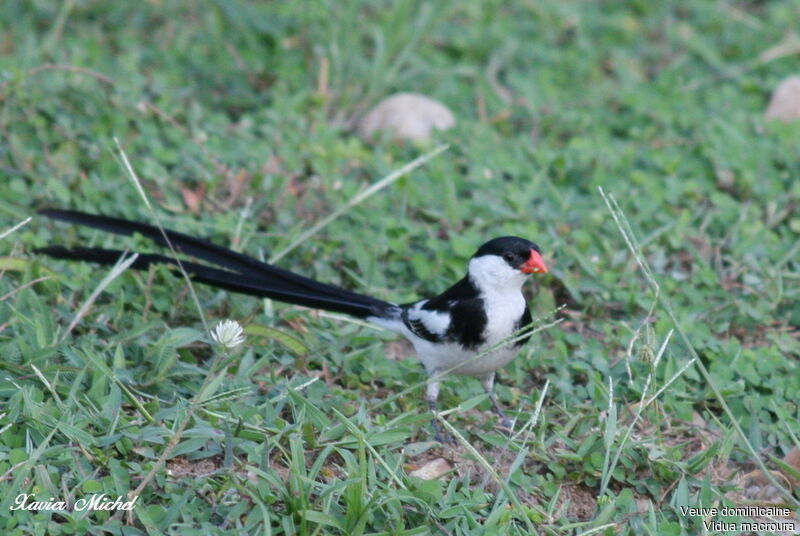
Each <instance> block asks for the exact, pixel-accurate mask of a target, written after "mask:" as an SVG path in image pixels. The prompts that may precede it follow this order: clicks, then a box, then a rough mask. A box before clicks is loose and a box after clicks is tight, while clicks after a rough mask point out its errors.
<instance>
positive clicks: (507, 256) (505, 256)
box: [503, 251, 514, 262]
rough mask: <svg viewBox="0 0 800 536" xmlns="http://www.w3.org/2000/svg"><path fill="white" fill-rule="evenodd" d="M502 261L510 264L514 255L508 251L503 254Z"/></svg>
mask: <svg viewBox="0 0 800 536" xmlns="http://www.w3.org/2000/svg"><path fill="white" fill-rule="evenodd" d="M503 259H504V260H506V261H508V262H511V261H513V260H514V254H513V253H511V252H510V251H506V252H505V253H503Z"/></svg>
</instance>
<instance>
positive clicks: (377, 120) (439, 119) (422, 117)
mask: <svg viewBox="0 0 800 536" xmlns="http://www.w3.org/2000/svg"><path fill="white" fill-rule="evenodd" d="M455 124H456V118H455V116H453V112H451V111H450V109H449V108H447V106H445V105H444V104H442V103H441V102H439V101H436V100H433V99H431V98H430V97H426V96H425V95H420V94H419V93H397V94H395V95H392V96H391V97H388V98H386V99H384V100H382V101H381V102H379V103H378V104H377V105H376V106H375V107H374V108H373V109H372V110H370V111H369V113H367V115H365V116H364V117H362V118H361V120H360V121H359V122H358V133H359V134H360V135H361V137H363V138H364V139H366V140H371V139H373V137H374V136H375V134H376V133H377V132H379V131H385V132H388V133H390V134H391V135H392V137H394V138H396V139H399V140H410V141H425V140H428V139H430V137H431V134H432V132H433V129H434V128H435V129H438V130H447V129H449V128H451V127H453V126H454V125H455Z"/></svg>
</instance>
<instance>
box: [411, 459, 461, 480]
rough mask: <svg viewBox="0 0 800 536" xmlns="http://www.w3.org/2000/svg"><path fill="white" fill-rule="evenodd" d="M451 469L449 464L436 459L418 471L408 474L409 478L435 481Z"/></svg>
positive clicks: (443, 460)
mask: <svg viewBox="0 0 800 536" xmlns="http://www.w3.org/2000/svg"><path fill="white" fill-rule="evenodd" d="M452 468H453V466H452V465H450V462H448V461H447V460H445V459H444V458H436V459H435V460H431V461H429V462H428V463H426V464H425V465H423V466H422V467H420V468H419V469H415V470H414V471H411V472H410V473H408V475H409V476H413V477H417V478H421V479H422V480H435V479H437V478H439V477H440V476H442V475H444V474H445V473H447V472H449V471H450V470H451V469H452Z"/></svg>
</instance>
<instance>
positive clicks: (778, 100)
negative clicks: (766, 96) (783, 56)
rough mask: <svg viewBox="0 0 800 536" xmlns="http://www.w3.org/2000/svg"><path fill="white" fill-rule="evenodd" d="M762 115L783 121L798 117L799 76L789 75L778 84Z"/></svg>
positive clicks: (799, 109) (799, 110)
mask: <svg viewBox="0 0 800 536" xmlns="http://www.w3.org/2000/svg"><path fill="white" fill-rule="evenodd" d="M764 117H766V118H767V119H774V120H777V121H783V122H785V123H789V122H791V121H796V120H798V119H800V76H790V77H789V78H786V79H785V80H784V81H783V82H781V83H780V84H778V87H777V88H776V89H775V92H774V93H773V94H772V99H770V101H769V106H767V111H766V112H764Z"/></svg>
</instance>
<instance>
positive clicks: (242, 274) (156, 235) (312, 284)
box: [36, 209, 397, 318]
mask: <svg viewBox="0 0 800 536" xmlns="http://www.w3.org/2000/svg"><path fill="white" fill-rule="evenodd" d="M40 213H41V214H43V215H44V216H47V217H50V218H54V219H59V220H63V221H68V222H72V223H77V224H80V225H87V226H89V227H94V228H97V229H101V230H104V231H108V232H112V233H115V234H121V235H127V236H130V235H133V234H135V233H139V234H141V235H143V236H145V237H147V238H150V239H151V240H153V241H154V242H155V243H157V244H159V245H162V246H165V245H166V241H165V239H164V235H163V234H162V231H161V230H160V229H159V228H157V227H153V226H151V225H147V224H143V223H137V222H132V221H128V220H123V219H121V218H113V217H109V216H98V215H92V214H84V213H82V212H77V211H68V210H58V209H47V210H43V211H40ZM164 234H166V236H167V237H168V238H169V241H170V242H171V243H172V245H173V247H175V249H176V250H179V251H181V252H184V253H187V254H189V255H192V256H194V257H197V258H199V259H202V260H205V261H208V262H211V263H214V264H216V265H218V266H221V267H222V268H224V269H220V268H214V267H210V266H207V265H204V264H200V263H196V262H191V261H184V260H181V262H180V264H181V265H182V266H183V268H184V269H185V270H186V271H187V273H188V274H189V275H190V276H191V277H192V279H194V280H195V281H198V282H200V283H204V284H208V285H211V286H214V287H218V288H222V289H225V290H229V291H232V292H239V293H243V294H248V295H251V296H259V297H266V298H272V299H276V300H279V301H284V302H288V303H293V304H297V305H304V306H306V307H314V308H318V309H325V310H329V311H335V312H341V313H346V314H349V315H353V316H357V317H360V318H366V317H378V318H380V317H387V316H389V317H393V316H395V313H396V311H395V310H396V309H397V306H396V305H394V304H391V303H389V302H385V301H383V300H379V299H376V298H372V297H370V296H365V295H363V294H358V293H356V292H351V291H349V290H345V289H343V288H339V287H336V286H333V285H327V284H325V283H320V282H318V281H314V280H313V279H310V278H307V277H304V276H301V275H298V274H295V273H292V272H289V271H287V270H283V269H281V268H278V267H276V266H273V265H271V264H267V263H265V262H261V261H259V260H257V259H253V258H252V257H248V256H246V255H243V254H241V253H237V252H235V251H231V250H229V249H227V248H224V247H222V246H219V245H217V244H214V243H212V242H208V241H206V240H203V239H200V238H196V237H193V236H190V235H186V234H183V233H178V232H176V231H170V230H165V231H164ZM36 251H37V252H39V253H43V254H45V255H48V256H51V257H55V258H59V259H68V260H82V261H89V262H95V263H99V264H114V263H116V262H117V260H118V259H119V257H120V256H121V255H122V254H123V253H124V252H123V251H119V250H109V249H103V248H86V247H77V248H72V249H68V248H64V247H61V246H51V247H46V248H42V249H39V250H36ZM153 264H167V265H171V266H177V265H178V262H177V261H176V260H175V259H173V258H171V257H167V256H165V255H160V254H154V253H142V254H139V257H138V258H137V259H136V261H135V262H134V264H133V265H132V266H131V267H132V268H134V269H138V270H146V269H147V268H149V267H150V266H151V265H153Z"/></svg>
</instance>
